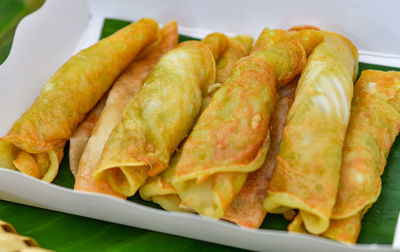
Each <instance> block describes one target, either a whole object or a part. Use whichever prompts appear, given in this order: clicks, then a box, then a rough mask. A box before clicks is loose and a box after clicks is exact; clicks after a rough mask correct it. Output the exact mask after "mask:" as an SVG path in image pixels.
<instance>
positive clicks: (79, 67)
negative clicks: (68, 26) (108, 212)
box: [1, 19, 158, 181]
mask: <svg viewBox="0 0 400 252" xmlns="http://www.w3.org/2000/svg"><path fill="white" fill-rule="evenodd" d="M157 39H158V24H157V22H155V21H154V20H152V19H141V20H140V21H138V22H136V23H133V24H131V25H129V26H127V27H125V28H123V29H121V30H120V31H118V32H116V33H115V34H113V35H111V36H110V37H108V38H105V39H103V40H101V41H99V42H98V43H96V44H95V45H93V46H91V47H89V48H87V49H85V50H82V51H80V52H79V53H78V54H76V55H75V56H73V57H71V58H70V59H69V60H68V61H67V62H66V63H65V64H64V65H63V66H61V68H59V69H58V70H57V72H56V73H55V74H54V75H53V76H52V77H51V78H50V80H49V81H48V82H47V83H46V84H45V85H44V87H43V88H42V90H41V93H40V96H39V97H38V98H37V99H36V100H35V102H34V103H33V105H32V106H31V107H30V108H29V109H28V110H27V111H26V112H25V113H24V114H23V115H22V116H21V117H20V118H19V119H18V120H17V121H16V122H15V123H14V125H13V126H12V128H11V130H10V131H9V133H8V134H7V135H6V136H5V137H3V138H2V140H1V141H6V142H8V143H11V144H13V145H14V146H16V147H17V148H18V149H20V152H21V153H17V155H16V157H15V159H14V156H13V154H14V150H10V148H11V147H10V145H8V144H1V147H2V148H7V146H8V150H6V152H5V153H7V154H9V156H8V157H5V160H6V161H2V163H8V164H9V166H8V167H6V168H14V169H15V168H17V169H18V170H20V171H22V172H24V173H27V174H31V175H32V176H35V177H38V178H40V179H42V180H44V181H52V180H53V179H54V177H55V176H56V175H57V172H58V166H59V163H60V162H61V158H62V156H63V147H64V145H65V143H66V141H67V140H68V139H69V138H70V137H71V135H72V133H73V132H74V130H75V128H76V127H77V125H78V124H79V122H80V121H82V120H83V119H84V116H85V115H86V113H88V112H89V111H90V110H91V109H92V108H93V107H94V106H95V105H96V104H97V102H98V101H99V100H100V98H101V97H102V96H103V95H104V93H105V92H106V91H107V90H108V89H109V87H110V86H111V85H112V83H113V82H114V80H115V79H116V78H117V76H118V75H119V74H120V73H121V72H122V70H124V69H125V68H126V66H127V65H128V64H129V62H130V61H132V59H133V58H134V57H135V55H136V54H137V53H138V52H139V51H140V50H141V49H142V48H144V47H146V46H147V45H149V44H151V43H153V42H155V41H157ZM36 154H40V155H42V156H40V155H39V157H37V155H36ZM43 155H44V156H45V157H43ZM3 157H4V156H3ZM10 159H14V161H16V162H14V164H11V163H9V160H10ZM24 159H26V160H24ZM33 159H35V160H36V159H40V160H41V163H37V162H36V164H35V162H32V160H33ZM46 163H47V164H48V165H47V167H43V168H44V171H41V172H40V173H38V172H37V171H38V169H37V167H39V168H40V167H42V166H43V165H44V164H46Z"/></svg>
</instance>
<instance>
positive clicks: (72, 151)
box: [69, 94, 107, 177]
mask: <svg viewBox="0 0 400 252" xmlns="http://www.w3.org/2000/svg"><path fill="white" fill-rule="evenodd" d="M106 99H107V94H106V95H105V97H103V98H102V99H101V100H100V101H99V103H98V104H97V105H96V106H95V107H94V109H93V110H92V111H91V112H90V113H89V115H88V116H87V117H86V119H85V120H83V121H82V122H81V124H79V126H78V127H77V128H76V131H75V133H74V134H73V135H72V136H71V138H70V139H69V169H70V170H71V172H72V174H73V175H74V177H75V176H76V174H77V173H78V167H79V160H81V156H82V154H83V152H84V150H85V148H86V145H87V142H88V140H89V137H90V135H91V133H92V131H93V128H94V127H95V126H96V123H97V120H98V119H99V117H100V114H101V112H102V111H103V108H104V105H105V104H106Z"/></svg>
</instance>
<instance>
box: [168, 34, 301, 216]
mask: <svg viewBox="0 0 400 252" xmlns="http://www.w3.org/2000/svg"><path fill="white" fill-rule="evenodd" d="M305 57H306V56H305V52H304V49H303V47H302V45H301V44H300V42H299V41H298V40H297V39H295V38H291V37H287V39H286V40H284V41H283V42H281V43H278V44H277V45H276V46H274V47H272V48H270V49H269V50H266V51H259V52H257V53H256V54H254V55H251V56H249V57H246V58H243V59H241V60H239V61H238V62H237V63H236V64H235V66H234V68H233V70H232V73H231V75H230V76H229V78H228V80H227V81H226V82H225V84H224V85H223V86H222V87H221V88H220V89H219V90H218V91H217V92H216V93H215V95H214V96H213V98H212V100H211V102H210V104H209V105H208V106H207V108H206V109H205V110H204V112H203V113H202V114H201V116H200V118H199V120H198V122H197V124H196V125H195V127H194V129H193V131H192V133H191V134H190V136H189V138H188V139H187V141H186V142H185V144H184V146H183V149H182V155H181V158H180V160H179V162H178V164H177V166H176V170H175V177H174V178H173V180H172V183H173V186H174V187H175V189H176V190H177V192H178V195H179V196H180V198H181V199H182V201H183V203H184V204H185V205H186V206H188V207H189V208H191V209H194V210H195V211H196V212H197V213H199V214H201V215H205V216H209V217H212V218H217V219H219V218H221V217H223V215H224V213H225V211H226V209H227V207H228V206H229V205H230V203H231V202H232V200H233V198H234V197H235V196H236V195H237V194H238V192H239V191H240V189H241V187H242V185H243V183H244V182H245V180H246V178H247V174H248V173H249V172H252V171H254V170H256V169H258V168H259V167H260V166H261V165H262V163H263V162H264V160H265V157H266V154H267V151H268V148H269V141H270V135H269V129H268V127H269V121H270V116H271V113H272V110H273V107H274V105H275V101H276V98H277V94H276V89H275V86H276V83H275V82H278V83H281V84H283V83H284V82H285V81H287V80H288V76H289V75H291V74H298V73H299V72H300V71H301V69H302V67H303V66H304V64H305ZM287 61H290V62H287Z"/></svg>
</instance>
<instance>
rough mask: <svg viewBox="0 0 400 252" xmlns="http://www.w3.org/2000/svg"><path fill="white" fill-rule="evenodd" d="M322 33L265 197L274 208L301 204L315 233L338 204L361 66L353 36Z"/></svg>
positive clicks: (307, 225)
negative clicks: (351, 112)
mask: <svg viewBox="0 0 400 252" xmlns="http://www.w3.org/2000/svg"><path fill="white" fill-rule="evenodd" d="M322 33H323V35H324V41H323V42H321V43H320V44H319V45H318V46H317V47H316V48H315V49H314V50H313V51H312V53H311V55H310V57H309V59H308V62H307V65H306V67H305V68H304V70H303V71H302V74H301V78H300V80H299V85H298V87H297V90H296V95H295V100H294V103H293V105H292V107H291V109H290V111H289V115H288V119H287V125H286V127H285V131H284V133H283V136H282V140H281V145H280V151H279V154H278V157H277V165H276V167H275V171H274V173H273V175H272V178H271V180H270V183H269V186H268V190H267V195H266V198H265V201H264V208H265V210H266V211H267V212H270V213H284V212H287V211H289V210H291V209H298V210H299V213H300V215H301V217H302V219H303V221H304V225H305V228H306V229H307V231H308V232H310V233H313V234H321V233H323V232H325V231H326V229H327V228H328V226H329V220H330V217H331V213H332V209H333V206H334V204H335V199H336V193H337V190H338V184H339V177H340V169H341V161H342V148H343V143H344V138H345V134H346V129H347V125H348V122H349V117H350V106H351V99H352V96H353V82H354V80H355V77H356V75H357V67H358V54H357V49H356V48H355V47H354V45H353V44H352V43H351V42H350V41H348V40H347V39H345V38H344V37H342V36H340V35H338V34H335V33H332V32H322Z"/></svg>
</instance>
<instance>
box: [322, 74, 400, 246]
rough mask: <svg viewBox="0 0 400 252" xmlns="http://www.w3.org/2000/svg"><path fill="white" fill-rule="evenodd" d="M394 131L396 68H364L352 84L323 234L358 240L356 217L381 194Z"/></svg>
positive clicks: (399, 87) (398, 103)
mask: <svg viewBox="0 0 400 252" xmlns="http://www.w3.org/2000/svg"><path fill="white" fill-rule="evenodd" d="M399 130H400V72H394V71H390V72H382V71H375V70H367V71H363V72H362V73H361V76H360V78H359V79H358V81H357V83H356V85H355V92H354V98H353V102H352V107H351V118H350V124H349V128H348V130H347V135H346V139H345V143H344V148H343V165H342V171H341V177H340V184H339V191H338V194H337V199H336V204H335V207H334V209H333V212H332V217H331V218H332V220H331V223H330V226H329V229H328V231H327V232H326V233H324V234H323V236H325V237H328V238H331V239H335V240H339V241H342V242H350V243H355V242H356V241H357V237H358V234H359V231H360V226H361V218H362V216H363V215H364V213H365V212H366V211H367V210H368V209H369V208H370V207H371V205H372V204H373V203H374V202H375V201H376V200H377V199H378V196H379V194H380V191H381V178H380V176H381V175H382V173H383V170H384V168H385V165H386V160H387V157H388V155H389V151H390V148H391V146H392V145H393V142H394V141H395V139H396V137H397V135H398V134H399ZM348 230H353V232H348Z"/></svg>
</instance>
